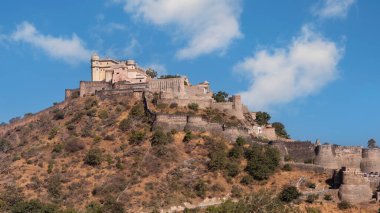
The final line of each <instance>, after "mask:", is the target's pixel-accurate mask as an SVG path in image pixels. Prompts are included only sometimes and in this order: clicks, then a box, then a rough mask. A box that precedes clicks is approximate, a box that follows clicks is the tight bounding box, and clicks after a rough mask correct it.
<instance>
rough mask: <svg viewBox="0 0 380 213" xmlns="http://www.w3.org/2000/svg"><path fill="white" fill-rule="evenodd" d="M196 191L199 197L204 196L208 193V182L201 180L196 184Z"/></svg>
mask: <svg viewBox="0 0 380 213" xmlns="http://www.w3.org/2000/svg"><path fill="white" fill-rule="evenodd" d="M194 191H195V194H196V195H197V196H198V197H201V198H204V197H205V195H206V184H205V183H204V182H203V181H199V182H198V183H197V184H196V185H195V186H194Z"/></svg>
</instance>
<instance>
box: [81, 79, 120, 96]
mask: <svg viewBox="0 0 380 213" xmlns="http://www.w3.org/2000/svg"><path fill="white" fill-rule="evenodd" d="M110 89H112V84H110V83H107V82H102V81H90V82H86V81H81V82H80V97H85V96H89V95H95V93H96V91H100V90H110Z"/></svg>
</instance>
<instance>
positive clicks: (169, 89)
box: [148, 78, 185, 97]
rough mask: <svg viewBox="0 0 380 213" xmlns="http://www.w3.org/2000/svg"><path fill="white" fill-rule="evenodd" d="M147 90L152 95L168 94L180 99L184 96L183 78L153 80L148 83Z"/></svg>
mask: <svg viewBox="0 0 380 213" xmlns="http://www.w3.org/2000/svg"><path fill="white" fill-rule="evenodd" d="M148 89H149V91H150V92H152V93H155V92H157V93H161V92H163V93H170V94H172V95H173V96H174V97H182V96H184V94H185V79H184V78H169V79H153V80H151V81H149V83H148Z"/></svg>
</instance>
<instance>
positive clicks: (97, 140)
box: [94, 136, 102, 143]
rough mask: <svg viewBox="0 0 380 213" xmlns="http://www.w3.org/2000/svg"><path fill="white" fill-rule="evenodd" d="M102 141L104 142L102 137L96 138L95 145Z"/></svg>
mask: <svg viewBox="0 0 380 213" xmlns="http://www.w3.org/2000/svg"><path fill="white" fill-rule="evenodd" d="M100 141H102V137H100V136H95V137H94V143H99V142H100Z"/></svg>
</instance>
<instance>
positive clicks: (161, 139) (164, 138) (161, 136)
mask: <svg viewBox="0 0 380 213" xmlns="http://www.w3.org/2000/svg"><path fill="white" fill-rule="evenodd" d="M173 140H174V139H173V135H172V134H171V133H170V132H168V133H164V132H163V131H162V130H157V131H155V132H154V133H153V137H152V140H151V144H152V146H160V145H167V144H170V143H172V142H173Z"/></svg>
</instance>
